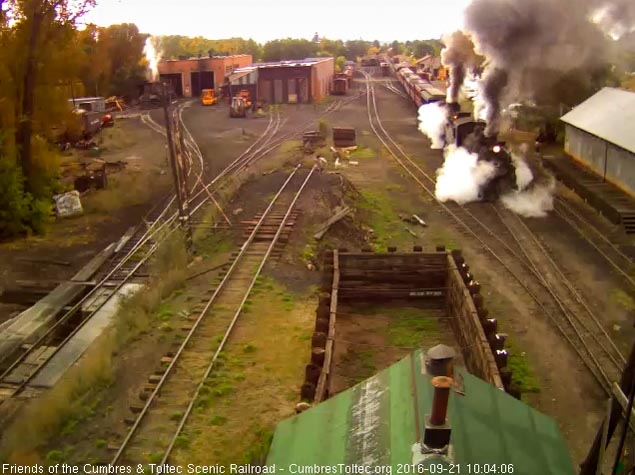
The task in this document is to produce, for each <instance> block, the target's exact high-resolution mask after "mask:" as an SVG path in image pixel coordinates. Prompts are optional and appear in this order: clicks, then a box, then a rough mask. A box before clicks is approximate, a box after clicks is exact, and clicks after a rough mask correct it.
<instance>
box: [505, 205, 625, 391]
mask: <svg viewBox="0 0 635 475" xmlns="http://www.w3.org/2000/svg"><path fill="white" fill-rule="evenodd" d="M493 207H494V210H495V211H496V213H497V214H498V216H499V217H500V220H501V222H502V223H503V225H504V226H505V227H506V228H507V229H508V231H509V233H510V234H511V235H512V237H513V239H514V241H515V242H516V243H518V246H519V248H520V249H521V250H522V253H523V255H524V257H525V260H526V262H527V263H528V264H529V265H530V266H531V268H532V269H533V272H532V274H533V277H534V282H537V284H534V286H533V287H534V289H533V290H534V293H535V295H537V296H538V297H539V298H540V299H541V302H542V306H543V307H544V308H546V309H549V310H550V313H551V315H552V316H553V318H558V319H559V326H560V328H561V331H562V332H563V333H566V335H567V339H568V340H569V342H570V343H571V344H572V345H576V346H577V347H578V354H579V355H580V357H581V358H582V359H583V361H584V363H585V365H586V366H587V367H588V368H589V369H590V371H591V372H592V373H593V375H594V376H595V378H596V379H597V380H598V382H599V383H600V384H601V385H602V386H603V387H605V388H610V387H611V384H612V383H613V381H617V380H619V377H620V373H621V370H622V368H623V367H624V364H625V363H626V359H625V358H624V355H623V354H622V353H621V352H620V350H619V349H618V348H617V346H616V345H615V343H614V342H613V340H612V339H611V337H610V336H609V335H608V333H607V332H606V330H604V327H603V326H602V324H601V323H600V321H599V320H598V318H597V316H596V315H595V313H594V312H593V311H592V310H591V308H590V307H589V305H588V304H587V303H586V302H585V300H584V298H583V297H582V296H581V295H580V293H579V292H578V291H577V289H576V288H575V286H574V285H573V283H572V282H571V281H570V280H569V279H568V278H567V277H566V275H565V274H564V272H563V271H562V269H560V267H559V266H558V264H557V263H556V262H555V261H554V259H553V258H552V257H551V255H550V254H549V251H548V250H547V249H546V247H545V246H544V245H543V244H542V243H541V241H540V239H539V238H538V236H536V234H535V233H534V232H533V231H532V230H531V229H530V228H529V226H527V224H526V223H525V221H524V220H523V219H522V218H521V217H520V216H518V215H517V214H515V213H513V212H511V211H509V210H506V209H504V208H502V207H500V206H493ZM530 282H531V281H527V283H528V285H532V284H531V283H530ZM538 285H540V286H541V287H542V289H540V288H538ZM543 289H544V290H543ZM545 291H546V292H545ZM545 296H547V298H544V297H545ZM548 297H551V298H548ZM577 342H583V344H582V345H577Z"/></svg>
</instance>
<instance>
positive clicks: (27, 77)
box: [9, 0, 95, 196]
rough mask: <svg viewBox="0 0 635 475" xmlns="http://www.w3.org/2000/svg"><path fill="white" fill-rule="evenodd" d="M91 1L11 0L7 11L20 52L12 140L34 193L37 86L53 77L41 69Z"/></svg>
mask: <svg viewBox="0 0 635 475" xmlns="http://www.w3.org/2000/svg"><path fill="white" fill-rule="evenodd" d="M94 3H95V0H13V1H11V2H9V11H10V13H11V14H12V16H13V19H14V21H15V22H16V23H15V26H14V27H13V29H14V34H15V40H16V43H17V45H18V46H19V47H21V51H22V52H23V53H22V54H21V55H20V61H17V63H18V64H16V66H15V69H14V80H15V86H16V88H17V91H16V93H17V94H16V99H17V100H16V103H15V116H16V123H15V129H16V130H15V144H16V146H17V153H18V158H19V162H20V166H21V168H22V173H23V175H24V180H25V190H26V191H29V192H33V193H35V195H36V196H37V195H39V194H40V193H41V192H42V190H38V189H37V188H35V187H34V184H35V183H36V182H37V181H38V178H37V169H36V166H35V163H34V160H33V158H34V157H33V147H32V145H33V144H32V141H33V136H34V128H33V125H34V123H33V119H34V115H35V96H36V90H37V88H38V86H39V85H41V84H42V83H45V82H49V84H48V85H49V86H50V81H51V79H53V78H51V77H50V76H44V75H43V74H42V72H43V70H44V69H45V68H46V67H49V66H51V64H52V62H53V61H54V59H52V57H51V53H53V52H54V49H55V48H56V47H57V46H58V45H59V44H65V43H66V42H68V41H69V39H70V37H71V36H72V33H73V30H74V28H75V21H76V20H77V19H78V18H79V17H81V16H82V15H84V14H85V13H86V12H87V11H88V8H90V7H91V6H93V5H94ZM22 58H23V59H22ZM16 59H17V58H16ZM62 72H63V73H64V74H66V72H64V71H62Z"/></svg>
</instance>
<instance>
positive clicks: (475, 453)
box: [267, 350, 575, 475]
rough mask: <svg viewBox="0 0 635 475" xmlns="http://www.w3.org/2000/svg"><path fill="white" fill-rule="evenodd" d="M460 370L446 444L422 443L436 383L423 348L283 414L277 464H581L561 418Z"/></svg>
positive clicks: (484, 468)
mask: <svg viewBox="0 0 635 475" xmlns="http://www.w3.org/2000/svg"><path fill="white" fill-rule="evenodd" d="M454 375H455V377H454V386H453V388H452V389H451V390H450V395H449V401H448V404H447V424H446V425H449V427H450V439H449V440H450V443H449V446H447V447H446V449H445V451H435V450H432V451H430V449H429V448H427V447H424V446H423V445H422V440H423V437H424V431H425V428H426V420H427V416H428V415H429V414H430V413H431V408H432V402H433V396H434V391H435V389H434V387H433V385H432V382H431V380H432V378H431V376H430V375H429V374H427V372H426V365H425V360H424V353H423V352H422V351H420V350H419V351H416V352H414V353H412V354H410V355H409V356H407V357H406V358H404V359H402V360H401V361H399V362H397V363H395V364H394V365H392V366H390V367H389V368H387V369H385V370H383V371H381V372H380V373H378V374H376V375H375V376H373V377H372V378H370V379H368V380H366V381H364V382H362V383H360V384H357V385H356V386H354V387H352V388H350V389H348V390H347V391H344V392H342V393H340V394H337V395H336V396H333V397H332V398H330V399H328V400H326V401H324V402H322V403H321V404H318V405H317V406H315V407H312V408H310V409H308V410H306V411H304V412H302V413H300V414H298V415H296V416H294V417H291V418H289V419H286V420H284V421H282V422H280V423H279V424H278V426H277V427H276V430H275V432H274V436H273V442H272V445H271V449H270V451H269V455H268V458H267V465H268V466H272V465H274V464H275V471H276V473H290V474H309V473H311V474H317V473H331V474H333V473H363V474H371V473H372V474H377V473H390V474H396V475H399V474H412V473H446V474H448V473H453V474H470V473H514V474H526V475H547V474H554V475H556V474H557V475H568V474H574V473H575V471H574V469H573V465H572V461H571V458H570V456H569V453H568V451H567V448H566V445H565V442H564V440H563V438H562V435H561V433H560V430H559V429H558V426H557V424H556V422H555V421H554V420H553V419H551V418H550V417H547V416H545V415H543V414H541V413H539V412H538V411H536V410H534V409H532V408H531V407H529V406H527V405H526V404H524V403H523V402H521V401H519V400H517V399H514V398H513V397H511V396H509V395H508V394H506V393H505V392H503V391H501V390H499V389H496V388H495V387H494V386H492V385H490V384H488V383H486V382H485V381H482V380H481V379H479V378H477V377H475V376H473V375H471V374H469V373H468V372H467V371H465V370H464V369H463V368H457V367H455V368H454ZM423 452H425V455H424V454H423Z"/></svg>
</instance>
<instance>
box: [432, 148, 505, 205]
mask: <svg viewBox="0 0 635 475" xmlns="http://www.w3.org/2000/svg"><path fill="white" fill-rule="evenodd" d="M495 174H496V167H495V166H494V164H492V163H490V162H486V161H482V160H481V161H479V160H478V155H477V154H475V153H470V152H468V151H467V150H466V149H464V148H463V147H459V148H456V147H455V146H454V145H450V146H449V147H447V148H446V149H445V161H444V162H443V167H442V168H440V169H439V170H437V184H436V188H435V195H436V197H437V199H438V200H439V201H449V200H452V201H455V202H457V203H458V204H460V205H462V204H465V203H469V202H471V201H477V200H479V199H480V190H481V187H482V186H483V185H485V184H486V183H487V182H488V181H490V180H491V179H492V178H493V177H494V175H495Z"/></svg>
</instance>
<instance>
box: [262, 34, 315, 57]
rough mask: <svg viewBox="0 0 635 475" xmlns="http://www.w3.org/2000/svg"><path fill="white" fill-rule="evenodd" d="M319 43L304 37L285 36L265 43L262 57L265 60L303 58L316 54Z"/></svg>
mask: <svg viewBox="0 0 635 475" xmlns="http://www.w3.org/2000/svg"><path fill="white" fill-rule="evenodd" d="M318 47H319V45H318V44H317V43H313V42H311V41H308V40H304V39H294V38H286V39H284V40H273V41H268V42H267V43H265V45H264V47H263V59H264V60H265V61H283V60H288V59H304V58H309V57H314V56H316V55H317V51H318Z"/></svg>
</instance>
